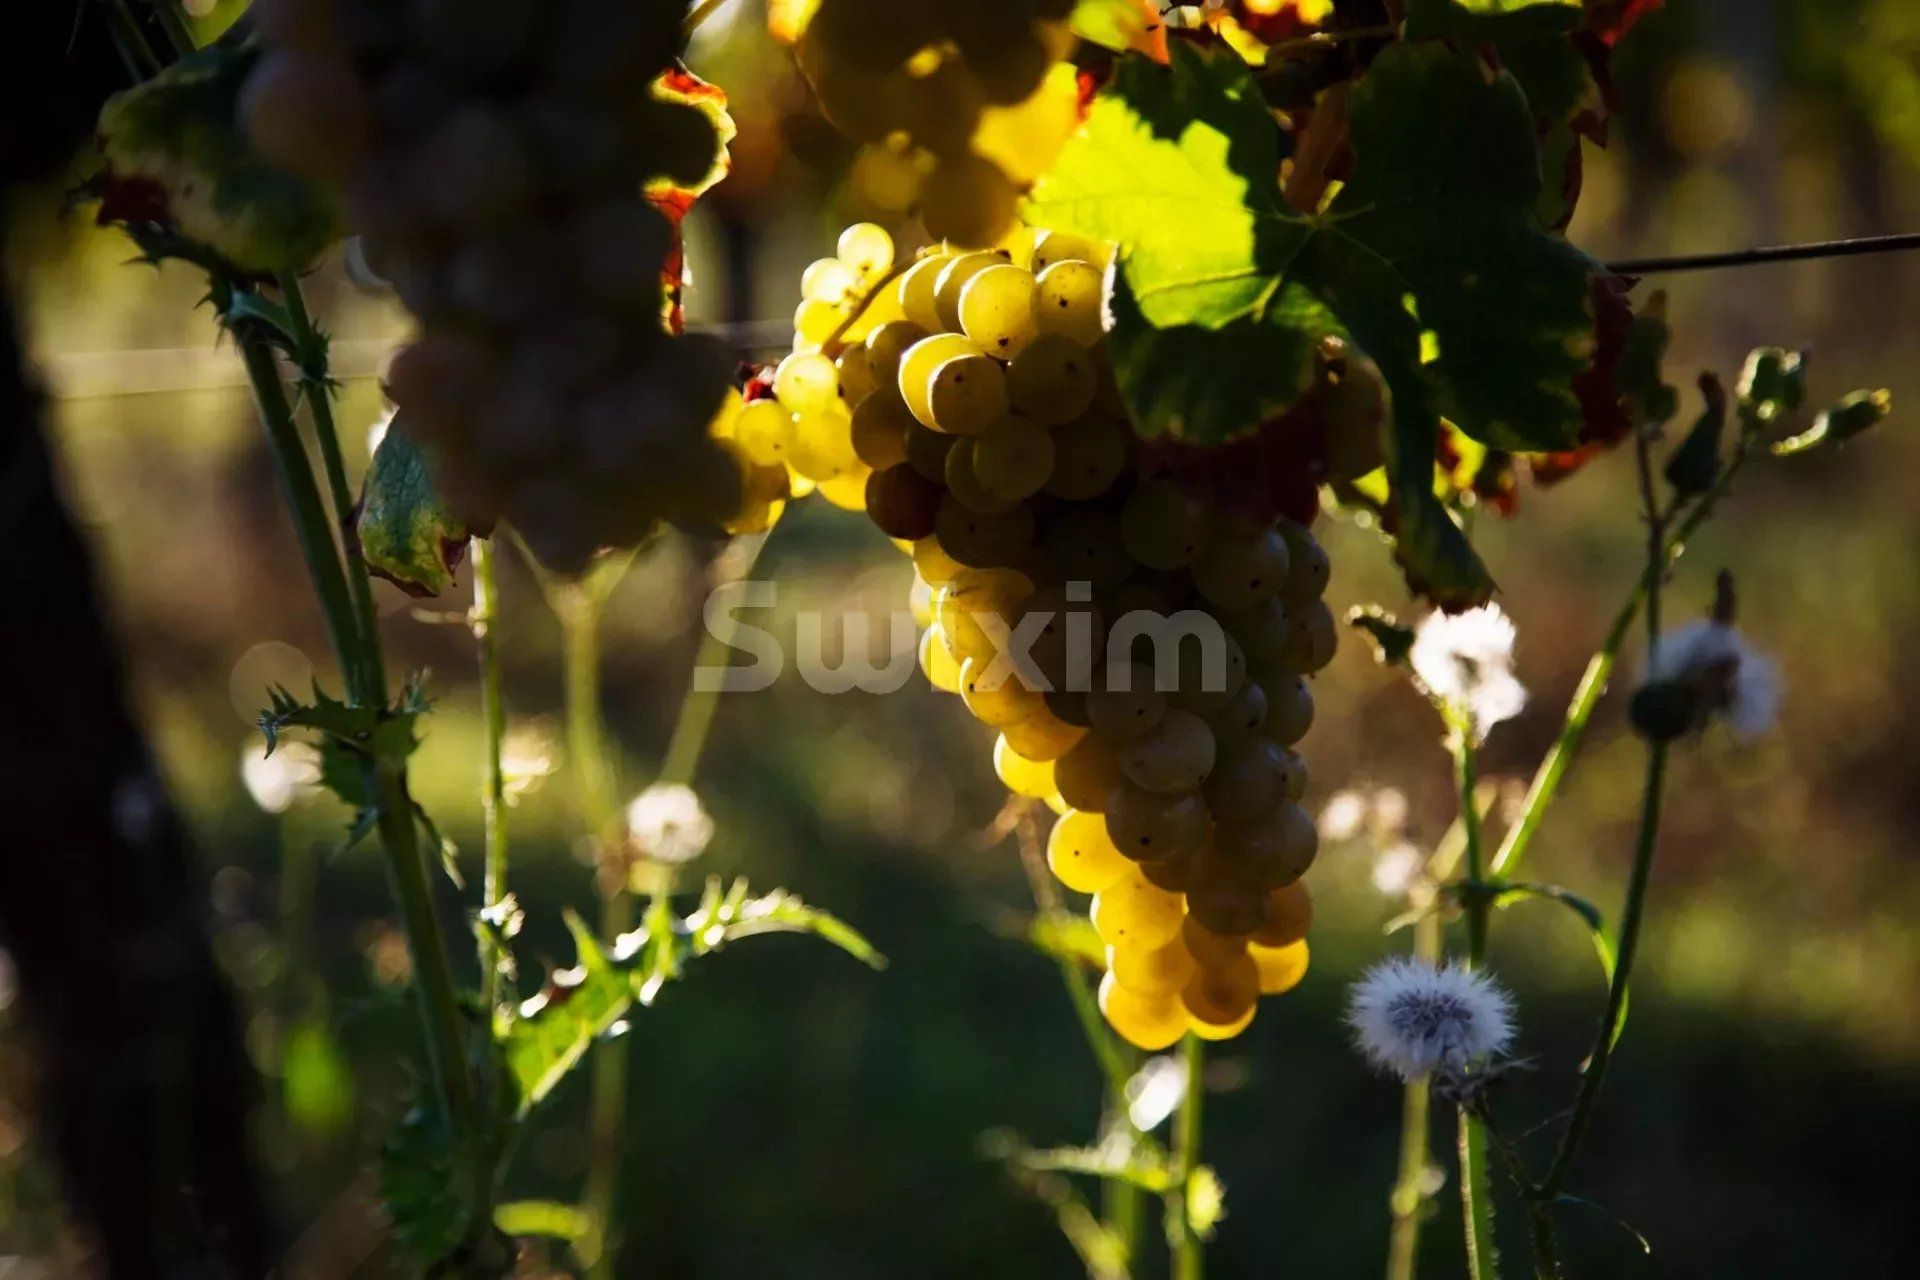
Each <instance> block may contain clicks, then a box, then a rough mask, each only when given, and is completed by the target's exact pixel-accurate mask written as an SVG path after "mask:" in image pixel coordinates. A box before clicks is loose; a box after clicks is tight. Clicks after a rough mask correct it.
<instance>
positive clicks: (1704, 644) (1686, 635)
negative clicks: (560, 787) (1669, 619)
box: [1647, 618, 1780, 740]
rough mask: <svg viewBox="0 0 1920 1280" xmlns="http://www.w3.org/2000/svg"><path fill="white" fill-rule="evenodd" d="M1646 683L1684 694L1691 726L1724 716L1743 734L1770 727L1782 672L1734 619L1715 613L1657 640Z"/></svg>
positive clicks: (1758, 732) (1743, 736)
mask: <svg viewBox="0 0 1920 1280" xmlns="http://www.w3.org/2000/svg"><path fill="white" fill-rule="evenodd" d="M1647 684H1648V685H1649V686H1662V687H1665V688H1668V689H1672V690H1676V691H1678V692H1680V693H1681V694H1682V695H1683V696H1682V699H1681V700H1682V701H1683V702H1685V703H1686V704H1687V705H1686V708H1685V712H1686V715H1685V718H1686V720H1687V721H1688V724H1689V727H1694V728H1698V727H1701V726H1704V725H1705V724H1706V723H1707V721H1709V720H1713V719H1716V718H1720V719H1724V720H1725V721H1726V723H1727V727H1728V728H1729V729H1731V730H1732V731H1733V734H1734V736H1735V737H1737V738H1740V739H1742V740H1751V739H1753V738H1757V737H1759V736H1760V735H1761V734H1763V733H1765V732H1766V731H1767V730H1768V729H1770V728H1772V727H1773V722H1774V718H1775V716H1776V714H1777V713H1778V711H1779V706H1780V677H1779V673H1778V671H1777V670H1776V669H1775V667H1774V664H1773V661H1772V659H1770V658H1767V657H1766V656H1764V655H1763V654H1760V653H1758V652H1756V651H1755V650H1754V648H1753V647H1752V646H1751V645H1749V644H1748V643H1747V641H1746V639H1745V637H1743V636H1742V635H1741V634H1740V633H1739V631H1737V630H1735V629H1734V628H1733V627H1732V626H1731V625H1729V624H1727V623H1724V622H1720V621H1717V620H1715V619H1712V618H1704V619H1701V620H1700V621H1697V622H1690V623H1688V624H1687V625H1686V626H1684V627H1679V628H1676V629H1675V630H1672V631H1669V632H1666V633H1665V634H1663V635H1661V636H1660V637H1659V638H1658V639H1657V640H1655V641H1654V644H1653V653H1652V655H1651V659H1650V661H1649V662H1648V664H1647Z"/></svg>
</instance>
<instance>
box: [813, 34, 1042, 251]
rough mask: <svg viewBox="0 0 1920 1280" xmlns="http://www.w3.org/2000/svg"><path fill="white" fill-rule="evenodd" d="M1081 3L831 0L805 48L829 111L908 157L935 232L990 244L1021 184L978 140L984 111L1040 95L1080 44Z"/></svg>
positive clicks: (868, 139)
mask: <svg viewBox="0 0 1920 1280" xmlns="http://www.w3.org/2000/svg"><path fill="white" fill-rule="evenodd" d="M1072 8H1073V4H1072V2H1071V0H968V2H967V3H964V4H947V3H930V2H928V0H821V4H820V7H819V9H818V11H817V12H816V13H815V14H814V15H813V17H812V18H811V20H810V21H809V22H808V24H807V28H806V31H805V33H804V34H803V35H802V37H801V39H800V41H799V44H798V48H797V53H798V55H799V60H800V65H801V67H802V69H803V70H804V71H805V72H806V75H807V79H808V81H809V82H810V83H811V84H812V85H813V87H814V92H815V94H816V95H817V96H818V98H819V101H820V108H821V110H822V111H823V112H824V113H825V114H826V116H827V119H828V120H830V121H832V123H833V124H834V126H835V127H836V128H838V129H839V130H840V131H841V132H842V133H844V134H846V135H847V136H848V137H850V138H853V139H855V140H856V141H859V142H863V143H867V144H870V145H872V146H874V147H879V148H883V149H886V150H888V151H890V152H891V153H893V154H895V155H896V156H900V157H902V158H903V159H904V164H905V171H906V172H908V173H910V174H911V175H912V177H913V178H914V179H916V180H917V182H918V192H917V204H918V208H919V211H920V217H921V220H922V221H923V222H924V223H925V224H926V226H927V229H928V231H929V232H930V233H931V234H933V235H935V236H943V237H946V238H948V239H950V240H952V241H955V242H957V243H961V244H985V243H987V242H989V241H991V240H992V239H994V238H995V237H996V236H998V235H999V234H1000V233H1001V232H1002V231H1003V230H1004V229H1005V228H1006V227H1007V226H1008V225H1010V224H1011V223H1012V222H1013V219H1014V206H1015V204H1016V202H1017V200H1018V195H1019V193H1018V190H1017V187H1016V184H1015V182H1014V181H1013V179H1012V178H1010V177H1009V176H1008V175H1007V174H1006V173H1004V172H1003V171H1002V169H1001V168H1000V166H999V165H998V164H996V163H995V162H994V161H993V160H991V159H989V158H988V157H986V156H983V155H981V154H980V153H979V151H978V150H976V148H975V145H974V143H975V138H974V129H975V125H976V123H977V121H978V120H979V118H980V114H981V112H982V110H983V109H985V108H988V107H1006V106H1011V105H1013V104H1015V103H1019V102H1021V101H1022V100H1024V99H1026V98H1027V97H1028V96H1029V95H1030V94H1032V93H1033V92H1034V90H1035V88H1036V86H1038V85H1039V84H1040V82H1041V79H1042V77H1043V76H1044V75H1045V74H1046V73H1047V69H1048V68H1049V67H1050V66H1052V65H1053V64H1054V63H1055V62H1057V61H1058V60H1059V59H1060V58H1062V57H1064V56H1065V55H1066V54H1067V52H1068V51H1069V50H1071V49H1072V47H1073V44H1074V38H1073V35H1072V33H1071V31H1070V30H1069V29H1068V27H1067V23H1066V19H1067V16H1068V14H1069V13H1070V12H1071V11H1072Z"/></svg>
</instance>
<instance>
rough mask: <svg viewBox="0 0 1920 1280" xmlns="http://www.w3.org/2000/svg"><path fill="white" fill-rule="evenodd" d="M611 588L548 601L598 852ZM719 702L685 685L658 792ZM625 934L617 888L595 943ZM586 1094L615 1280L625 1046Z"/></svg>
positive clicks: (659, 908) (593, 1195)
mask: <svg viewBox="0 0 1920 1280" xmlns="http://www.w3.org/2000/svg"><path fill="white" fill-rule="evenodd" d="M766 545H767V538H766V537H764V536H763V537H762V538H761V539H760V540H759V541H758V542H756V543H754V544H753V547H752V549H751V550H750V551H749V552H748V553H747V554H746V556H745V557H744V559H743V560H742V561H741V563H740V566H739V568H738V570H737V572H736V577H745V576H746V575H747V574H748V573H751V572H752V571H753V566H754V565H755V564H756V563H758V561H759V559H760V555H761V553H762V552H763V551H764V550H765V549H766ZM617 580H618V578H617V575H616V576H615V577H614V578H613V579H611V580H608V581H605V582H604V583H602V584H594V585H588V584H581V585H579V586H576V587H572V588H565V587H563V588H560V589H559V590H558V591H557V592H556V593H552V594H551V595H550V599H551V601H552V602H553V603H554V605H555V606H556V612H557V613H558V614H559V616H560V623H561V629H562V632H563V634H564V636H565V644H566V650H565V659H564V664H565V669H566V689H567V693H566V721H567V738H568V746H567V751H568V754H569V756H571V757H572V759H573V761H574V767H575V768H576V769H579V770H581V772H580V773H579V774H578V775H577V776H578V777H579V779H580V782H581V789H582V807H583V808H584V809H585V811H586V814H587V820H588V823H589V825H590V826H591V827H592V828H593V831H594V841H595V844H596V846H598V847H601V848H604V847H605V845H606V842H608V841H610V840H612V839H614V838H615V837H616V836H617V834H618V829H619V822H620V815H619V813H618V812H617V811H616V808H615V805H614V800H613V789H612V778H611V774H610V768H609V763H608V755H607V746H606V735H605V733H604V731H603V729H602V726H601V721H600V641H599V625H600V615H601V612H602V609H603V606H604V605H605V602H606V593H607V592H609V591H611V589H612V583H613V582H614V581H617ZM733 635H734V627H733V625H732V624H731V623H728V624H726V625H724V626H722V627H720V628H717V629H710V630H709V631H708V632H707V634H706V636H705V637H703V638H702V640H701V642H700V647H699V649H698V650H697V651H696V654H695V657H694V664H695V666H696V667H700V666H710V665H716V664H718V663H719V661H720V659H721V657H722V656H723V655H724V654H725V653H726V652H727V649H728V645H729V642H730V641H731V639H732V637H733ZM719 696H720V695H719V692H718V691H717V690H702V689H698V688H696V687H694V685H693V683H692V682H691V681H689V683H688V687H687V692H686V693H685V694H684V695H683V696H682V698H681V701H680V709H679V711H678V712H677V713H676V715H675V717H674V726H673V732H672V734H671V735H670V736H669V738H668V740H667V751H666V757H665V759H664V761H663V762H662V764H661V769H660V773H659V775H658V779H657V780H658V781H659V782H662V783H668V784H679V785H683V786H684V785H687V784H689V783H691V782H692V780H693V775H694V772H695V771H696V770H697V768H698V767H699V763H700V756H701V754H702V753H703V752H704V751H705V749H706V743H707V737H708V735H709V733H710V732H711V731H712V728H713V720H714V715H715V713H716V712H717V711H718V709H719ZM649 870H650V871H651V872H653V875H652V882H653V883H652V890H653V892H652V895H651V898H650V900H649V902H648V906H647V925H648V927H649V928H650V929H655V930H664V929H666V928H668V927H669V926H670V925H671V923H672V908H671V903H670V899H669V895H670V893H671V892H672V888H673V882H672V875H671V869H670V868H667V867H664V866H654V867H651V868H649ZM632 928H633V897H632V895H631V894H630V893H629V892H628V883H627V881H626V880H625V879H624V878H623V880H622V882H621V883H620V884H619V885H617V886H614V887H613V888H612V889H611V891H610V892H608V893H607V895H606V897H605V898H604V899H603V900H602V902H601V904H600V935H601V936H602V937H603V938H613V937H617V936H619V935H620V934H623V933H626V932H627V931H628V930H630V929H632ZM589 1088H590V1096H589V1102H588V1126H589V1133H588V1135H587V1141H588V1149H587V1151H588V1154H587V1180H586V1193H585V1198H586V1206H587V1213H588V1217H589V1218H590V1220H591V1221H592V1222H593V1223H594V1224H595V1226H594V1235H593V1237H591V1239H590V1242H589V1244H590V1247H589V1249H588V1250H587V1251H586V1252H588V1253H589V1254H590V1255H591V1257H590V1259H589V1261H588V1268H589V1269H588V1274H589V1276H590V1277H592V1280H603V1278H606V1277H611V1276H612V1275H613V1274H614V1272H613V1266H614V1250H613V1249H612V1247H611V1246H610V1240H609V1235H608V1232H607V1229H606V1224H607V1223H609V1222H610V1221H611V1219H612V1214H613V1209H614V1202H615V1197H616V1195H617V1193H618V1191H619V1181H620V1135H621V1133H622V1132H623V1130H624V1129H625V1125H626V1107H627V1046H626V1043H625V1041H623V1040H611V1041H607V1042H605V1043H603V1044H600V1045H597V1046H595V1048H594V1051H593V1064H592V1081H591V1083H590V1086H589Z"/></svg>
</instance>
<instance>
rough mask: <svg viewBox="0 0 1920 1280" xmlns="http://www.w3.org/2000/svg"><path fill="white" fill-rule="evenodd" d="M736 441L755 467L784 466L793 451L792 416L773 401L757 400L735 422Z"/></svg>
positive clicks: (770, 399) (785, 408) (742, 411)
mask: <svg viewBox="0 0 1920 1280" xmlns="http://www.w3.org/2000/svg"><path fill="white" fill-rule="evenodd" d="M733 438H734V439H735V440H736V441H738V442H739V445H740V449H741V451H742V452H743V453H745V454H746V455H747V457H748V459H750V460H751V461H752V462H753V463H754V464H755V465H757V466H763V467H777V466H782V465H784V464H785V463H786V461H787V454H788V450H790V449H791V448H792V447H793V414H792V413H791V412H790V411H789V410H788V409H787V407H786V406H785V405H783V404H781V403H780V402H779V401H778V400H775V399H773V398H772V397H768V398H766V399H764V400H755V401H754V402H753V403H752V404H750V405H747V406H745V407H744V408H742V409H741V410H740V413H739V415H738V416H737V417H735V418H734V420H733Z"/></svg>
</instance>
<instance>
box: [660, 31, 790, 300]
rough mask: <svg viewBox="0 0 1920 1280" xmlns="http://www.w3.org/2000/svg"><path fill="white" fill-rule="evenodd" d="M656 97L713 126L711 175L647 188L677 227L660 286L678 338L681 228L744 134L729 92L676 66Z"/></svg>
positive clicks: (665, 73) (682, 268)
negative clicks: (690, 111)
mask: <svg viewBox="0 0 1920 1280" xmlns="http://www.w3.org/2000/svg"><path fill="white" fill-rule="evenodd" d="M803 25H804V24H803ZM653 96H654V97H655V98H658V99H659V100H660V101H662V102H674V103H679V104H680V105H682V106H688V107H692V108H694V109H695V110H697V111H699V112H701V113H702V114H703V115H705V116H706V117H707V119H708V122H709V123H711V124H712V125H713V136H714V155H713V163H712V164H711V165H710V166H709V167H708V168H707V171H706V173H704V174H702V175H701V176H700V178H699V179H697V180H696V181H693V182H690V183H689V182H677V181H675V180H674V179H672V178H655V179H653V180H652V181H650V182H648V183H647V187H646V193H645V194H646V197H647V199H648V200H649V201H650V202H652V204H653V207H654V208H656V209H658V210H659V211H660V212H661V213H662V214H664V215H666V219H667V222H668V224H669V225H670V226H671V227H672V228H673V240H672V243H671V245H670V246H669V248H668V250H667V256H666V259H665V261H664V262H662V264H661V267H660V285H661V292H662V294H663V295H664V297H665V299H666V314H665V317H664V318H665V321H666V327H667V332H669V333H675V334H678V333H684V332H686V328H687V317H686V308H685V305H684V302H683V299H682V297H681V293H682V288H683V285H684V282H685V278H686V268H687V258H686V244H685V241H684V240H683V239H682V237H681V234H680V224H681V223H682V222H683V221H684V220H685V219H686V216H687V214H688V212H689V211H690V210H691V209H692V208H693V206H694V202H695V201H697V200H698V199H699V198H700V197H701V196H702V195H704V194H705V193H706V192H708V191H709V190H711V189H712V188H713V187H714V186H715V185H716V184H717V183H719V181H720V180H721V179H722V178H725V177H726V176H727V171H728V169H730V168H731V167H732V164H733V160H732V157H731V156H730V155H729V154H728V151H727V144H728V143H730V142H732V141H733V139H734V136H735V135H736V134H738V133H739V131H740V130H739V127H738V126H737V125H735V124H734V122H733V116H732V115H730V114H729V113H728V111H727V94H726V90H724V89H722V88H721V87H720V86H719V85H717V84H709V83H708V82H707V81H705V80H702V79H701V78H700V77H699V76H696V75H694V74H693V72H691V71H689V70H687V69H686V68H685V67H684V66H681V65H679V64H677V63H676V64H675V65H673V66H671V67H669V68H667V69H666V70H665V71H663V72H661V73H660V76H659V78H658V79H657V80H655V81H654V82H653Z"/></svg>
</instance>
